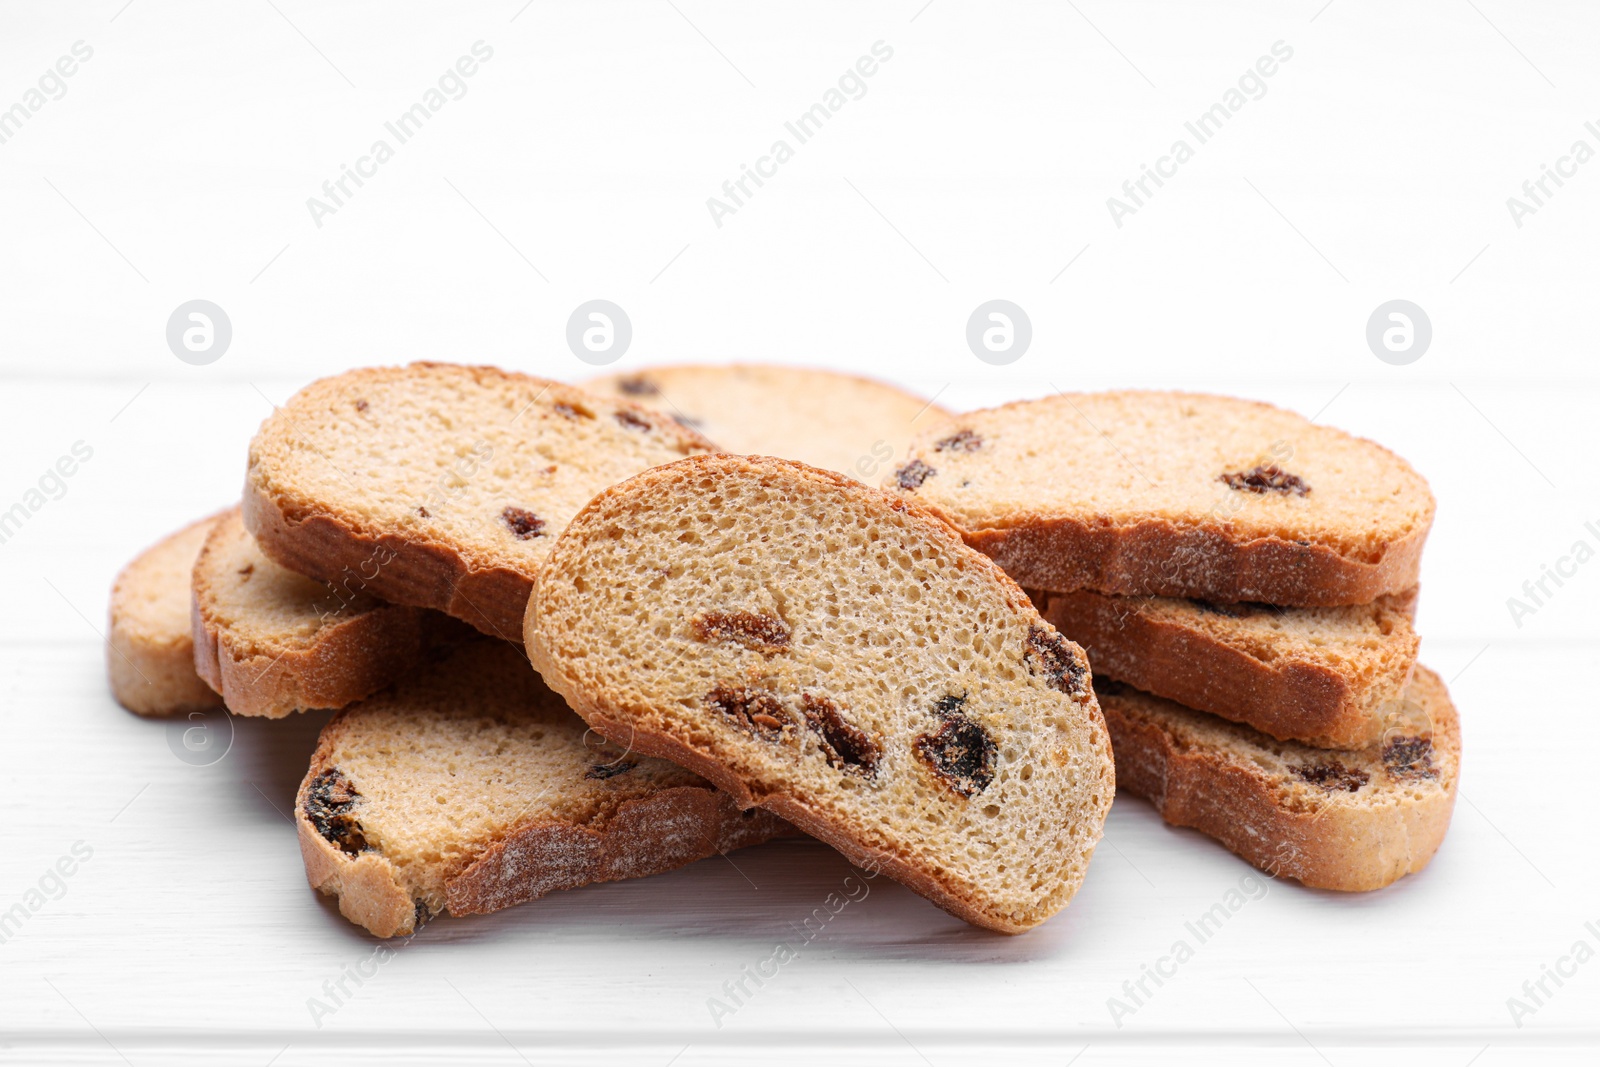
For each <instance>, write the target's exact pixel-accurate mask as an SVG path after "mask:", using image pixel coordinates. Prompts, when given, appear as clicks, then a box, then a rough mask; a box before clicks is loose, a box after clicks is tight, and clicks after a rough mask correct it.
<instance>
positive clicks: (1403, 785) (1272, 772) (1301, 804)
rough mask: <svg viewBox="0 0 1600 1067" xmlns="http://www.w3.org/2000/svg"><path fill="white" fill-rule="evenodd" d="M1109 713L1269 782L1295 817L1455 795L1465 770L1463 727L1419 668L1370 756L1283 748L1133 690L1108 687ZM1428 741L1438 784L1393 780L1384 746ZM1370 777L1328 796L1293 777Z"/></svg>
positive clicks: (1437, 683)
mask: <svg viewBox="0 0 1600 1067" xmlns="http://www.w3.org/2000/svg"><path fill="white" fill-rule="evenodd" d="M1102 690H1103V692H1102V696H1101V703H1102V705H1103V706H1104V707H1105V709H1106V714H1107V715H1109V716H1114V717H1124V718H1127V719H1129V720H1132V721H1135V722H1139V721H1142V722H1145V723H1149V724H1152V725H1154V726H1156V727H1158V728H1159V729H1160V730H1161V731H1162V732H1164V733H1165V734H1167V736H1168V737H1170V738H1171V739H1172V740H1173V742H1174V744H1175V747H1176V748H1177V749H1178V750H1179V751H1180V752H1184V753H1186V754H1204V755H1206V756H1207V757H1209V758H1212V759H1216V760H1220V761H1223V762H1227V763H1231V764H1232V765H1234V766H1236V767H1240V768H1243V769H1245V770H1247V771H1249V772H1251V773H1252V774H1253V775H1255V776H1257V777H1262V776H1264V777H1265V778H1266V779H1268V780H1269V781H1270V782H1271V783H1272V786H1273V788H1274V790H1275V791H1276V793H1277V796H1278V805H1279V806H1280V807H1282V808H1283V809H1285V810H1287V811H1292V812H1313V813H1314V812H1317V811H1320V810H1322V809H1323V808H1324V807H1325V806H1328V805H1338V806H1341V807H1347V808H1355V809H1364V810H1370V811H1377V810H1380V809H1383V808H1390V807H1396V806H1399V805H1404V804H1408V803H1413V802H1415V801H1419V800H1424V799H1428V798H1430V797H1435V796H1438V795H1439V794H1440V793H1447V794H1448V793H1450V792H1452V791H1453V790H1454V788H1455V777H1456V773H1457V771H1458V770H1459V766H1460V740H1461V739H1460V726H1459V723H1458V721H1457V718H1456V711H1455V707H1454V705H1453V704H1452V703H1451V702H1450V694H1449V693H1448V691H1446V689H1445V685H1444V682H1443V681H1441V680H1440V678H1439V676H1438V675H1437V674H1435V673H1434V672H1433V671H1431V670H1429V669H1428V668H1426V667H1423V666H1420V665H1419V666H1418V667H1417V669H1416V672H1415V674H1414V675H1413V678H1412V682H1411V685H1410V687H1409V688H1408V689H1407V690H1406V693H1405V697H1404V699H1403V701H1402V703H1403V705H1404V710H1403V712H1402V713H1401V718H1400V722H1401V723H1402V725H1398V726H1396V727H1395V728H1393V730H1392V732H1391V733H1390V734H1389V735H1387V736H1386V741H1385V742H1383V743H1379V744H1376V745H1372V746H1370V747H1368V748H1364V749H1326V748H1312V747H1311V746H1309V745H1303V744H1300V743H1298V742H1295V741H1278V740H1275V739H1274V738H1272V737H1269V736H1267V735H1266V734H1263V733H1261V732H1260V731H1257V730H1252V729H1251V728H1250V727H1248V726H1242V725H1239V724H1237V723H1232V722H1229V721H1227V720H1226V719H1221V718H1218V717H1216V716H1214V715H1207V714H1205V713H1203V712H1198V711H1193V710H1191V709H1189V708H1186V707H1183V706H1182V705H1180V704H1176V703H1173V702H1172V701H1170V700H1163V699H1161V698H1160V697H1154V696H1151V695H1150V694H1148V693H1143V692H1140V691H1139V690H1137V689H1133V688H1131V687H1117V688H1107V687H1105V686H1102ZM1418 737H1425V738H1428V739H1429V740H1430V741H1432V743H1433V757H1434V764H1435V766H1436V767H1437V769H1438V773H1437V775H1436V776H1435V777H1433V778H1427V777H1419V776H1413V775H1394V774H1391V773H1389V771H1388V769H1387V768H1386V766H1385V764H1384V760H1383V751H1384V744H1385V743H1389V742H1393V741H1398V740H1402V739H1410V738H1418ZM1333 762H1337V763H1338V764H1340V765H1342V766H1343V767H1345V768H1347V769H1350V770H1356V771H1364V772H1366V774H1367V780H1366V782H1365V783H1363V784H1362V785H1361V786H1360V788H1358V789H1355V790H1345V789H1333V790H1329V789H1324V788H1321V787H1319V786H1317V785H1315V784H1313V783H1311V782H1308V781H1306V780H1305V779H1304V778H1302V777H1301V776H1299V775H1297V774H1296V773H1295V768H1297V767H1307V768H1310V767H1318V766H1327V765H1329V764H1330V763H1333Z"/></svg>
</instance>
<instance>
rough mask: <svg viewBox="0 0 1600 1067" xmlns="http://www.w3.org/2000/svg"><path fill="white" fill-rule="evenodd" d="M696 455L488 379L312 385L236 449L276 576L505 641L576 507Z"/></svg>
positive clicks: (442, 372) (606, 407) (542, 391)
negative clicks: (242, 449) (430, 615)
mask: <svg viewBox="0 0 1600 1067" xmlns="http://www.w3.org/2000/svg"><path fill="white" fill-rule="evenodd" d="M710 447H711V444H710V442H708V441H706V440H705V439H704V438H702V437H700V436H699V435H698V434H696V433H694V432H693V431H692V430H688V429H685V428H684V427H682V426H679V425H678V424H677V423H676V422H674V421H672V420H671V419H668V418H663V417H662V416H661V415H660V414H659V413H657V412H654V411H651V410H649V409H647V408H643V407H640V406H637V405H634V404H629V403H624V402H620V401H614V400H608V399H606V398H604V397H599V396H595V395H593V394H590V393H585V392H583V391H582V390H579V389H575V388H573V387H572V386H568V385H561V384H559V383H557V382H550V381H545V380H544V379H541V378H531V377H528V376H527V375H522V374H511V373H507V372H505V371H501V370H496V369H495V368H492V367H464V366H458V365H455V364H445V363H413V364H411V365H410V366H406V367H376V368H368V369H365V370H356V371H350V372H349V373H346V374H341V375H338V376H336V377H333V378H325V379H323V380H322V381H319V382H314V383H312V384H311V385H309V386H307V387H306V388H304V389H302V390H301V391H300V392H299V393H297V394H295V396H294V397H292V398H291V399H290V400H289V402H288V403H287V404H285V405H284V406H283V407H282V408H280V409H278V410H277V411H276V412H274V413H273V414H272V415H271V416H270V417H269V418H268V419H267V420H266V421H265V422H264V423H262V425H261V430H260V431H259V432H258V433H257V434H256V437H255V440H254V441H252V442H251V445H250V468H249V474H248V477H247V479H246V482H245V491H244V523H245V526H246V527H247V528H248V529H249V530H250V532H251V533H252V534H254V535H255V538H256V540H257V541H258V542H259V543H260V545H261V548H262V551H264V552H265V553H266V554H267V555H268V556H270V557H272V558H273V559H275V560H277V561H278V562H279V563H281V564H283V565H284V566H285V567H288V568H289V569H290V570H293V571H298V572H300V573H301V574H307V575H310V576H311V577H314V578H321V579H323V580H325V581H329V582H332V583H334V584H335V585H336V586H339V587H340V588H348V589H364V590H366V591H367V592H370V593H372V594H374V595H375V596H378V597H381V598H382V599H384V600H387V601H389V602H390V603H395V604H409V605H413V606H416V607H425V608H437V609H439V610H441V611H444V612H447V613H449V614H451V615H454V616H456V617H457V618H459V619H463V620H465V621H466V622H468V623H471V624H472V625H473V626H475V627H477V628H478V629H479V630H482V631H483V632H485V633H487V634H490V635H492V636H499V637H503V638H505V639H507V640H511V641H520V640H521V634H522V614H523V608H524V606H525V604H526V603H527V598H528V589H529V586H530V583H531V578H532V575H533V573H534V572H535V571H536V570H537V569H538V567H539V564H540V562H541V561H542V560H543V559H544V556H545V554H546V553H547V552H548V551H549V547H550V545H551V543H552V542H553V541H554V539H555V536H556V534H558V533H560V532H561V529H562V527H564V526H565V525H566V523H567V520H568V519H570V518H571V517H572V516H573V515H575V514H577V512H578V509H579V508H581V507H583V505H584V504H586V503H588V501H589V498H590V497H592V496H593V495H594V494H595V493H597V492H599V491H600V490H601V489H604V488H605V487H606V486H608V485H611V484H613V483H615V482H619V481H621V480H622V479H623V478H626V477H628V476H630V475H633V474H637V473H638V472H639V471H642V470H644V469H646V468H648V467H653V466H656V465H657V464H660V463H667V462H670V461H672V460H676V459H681V458H682V457H683V456H685V455H688V454H690V453H694V452H700V451H704V450H706V449H709V448H710Z"/></svg>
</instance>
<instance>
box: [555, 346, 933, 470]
mask: <svg viewBox="0 0 1600 1067" xmlns="http://www.w3.org/2000/svg"><path fill="white" fill-rule="evenodd" d="M584 387H585V388H587V389H592V390H594V391H595V392H597V393H601V394H603V395H606V396H613V397H617V398H620V399H626V400H634V401H637V402H639V403H641V404H646V405H649V406H650V407H653V408H655V409H657V410H659V411H662V412H666V413H667V414H669V415H670V416H671V417H672V418H674V419H676V420H677V421H678V422H680V423H682V424H683V425H685V426H688V427H689V428H691V429H694V430H698V431H699V432H700V433H703V434H705V435H706V436H707V437H709V438H710V439H711V440H713V441H715V442H716V443H717V446H718V448H720V449H723V450H725V451H728V452H737V453H741V454H744V455H759V456H781V457H783V458H784V459H794V460H799V461H800V462H802V463H808V464H810V465H811V466H813V467H822V468H823V469H825V470H831V471H837V472H838V473H840V474H845V475H848V476H850V477H852V478H856V479H859V480H862V481H868V482H876V481H877V476H878V475H879V474H880V473H881V472H882V471H883V470H886V469H887V468H888V466H889V465H890V464H892V463H894V462H896V461H898V460H899V459H901V458H902V457H904V455H905V450H906V446H907V444H909V443H910V441H911V436H912V434H914V433H916V432H917V431H918V430H921V429H923V428H925V427H928V426H932V425H935V424H937V423H939V422H941V421H942V420H944V419H947V418H949V417H950V413H949V412H948V411H946V410H944V409H943V408H941V407H938V406H937V405H935V404H933V403H932V402H931V401H929V400H927V399H926V398H923V397H919V396H915V395H913V394H911V393H907V392H905V391H904V390H901V389H897V388H896V387H894V386H892V385H889V384H888V383H886V382H880V381H875V380H873V379H871V378H863V377H860V376H858V375H854V374H841V373H839V372H838V371H830V370H821V369H818V368H811V367H781V366H772V365H770V364H748V363H733V364H723V365H710V364H703V365H692V364H691V365H682V366H671V367H648V368H646V369H644V370H638V371H628V372H626V373H623V374H608V375H605V376H603V377H599V378H595V379H593V380H592V381H589V382H586V383H585V385H584Z"/></svg>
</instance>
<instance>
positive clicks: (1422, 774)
mask: <svg viewBox="0 0 1600 1067" xmlns="http://www.w3.org/2000/svg"><path fill="white" fill-rule="evenodd" d="M1383 767H1384V770H1386V771H1388V772H1389V776H1390V777H1392V778H1426V779H1433V778H1437V777H1439V768H1438V767H1436V766H1435V765H1434V762H1433V741H1432V740H1431V739H1430V738H1426V737H1396V738H1391V739H1390V740H1388V741H1386V742H1384V745H1383Z"/></svg>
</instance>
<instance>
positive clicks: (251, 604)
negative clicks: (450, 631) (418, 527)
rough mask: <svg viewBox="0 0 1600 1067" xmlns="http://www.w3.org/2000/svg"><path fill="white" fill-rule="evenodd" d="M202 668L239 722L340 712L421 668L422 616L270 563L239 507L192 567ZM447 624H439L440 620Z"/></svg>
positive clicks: (198, 659) (196, 657)
mask: <svg viewBox="0 0 1600 1067" xmlns="http://www.w3.org/2000/svg"><path fill="white" fill-rule="evenodd" d="M193 614H194V667H195V670H196V671H197V672H198V673H199V675H200V677H201V678H204V679H205V681H206V683H207V684H208V685H210V686H211V688H213V689H215V690H216V691H217V692H219V693H221V694H222V699H223V701H224V702H225V703H226V704H227V705H228V710H229V711H232V712H233V713H234V714H235V715H260V716H265V717H267V718H269V719H277V718H282V717H283V716H285V715H288V714H290V713H291V712H295V711H303V710H305V709H307V708H342V707H344V706H345V705H346V704H350V703H352V702H354V701H357V700H360V699H361V698H362V697H364V696H368V695H370V694H372V693H374V692H377V691H378V690H379V689H382V688H383V687H384V686H386V685H388V684H389V683H390V682H392V681H394V679H395V678H397V677H399V676H400V674H401V673H402V672H404V671H405V670H407V669H409V668H410V667H412V666H413V665H415V663H416V661H417V656H418V654H419V653H420V652H421V651H422V647H423V640H424V634H423V630H424V626H425V621H424V615H425V612H423V610H422V609H421V608H412V607H405V606H402V605H398V604H385V603H384V602H383V601H381V600H378V599H377V598H376V597H374V596H373V595H372V594H371V593H368V592H366V591H364V590H361V589H360V588H359V587H357V588H355V589H353V590H351V589H341V588H338V587H335V586H331V585H329V584H328V583H326V582H319V581H317V580H316V579H314V578H307V577H305V576H304V575H302V574H296V573H295V572H294V571H291V570H288V569H287V568H285V567H281V566H279V565H278V564H277V563H274V562H273V561H272V560H270V559H268V558H267V557H266V555H265V554H264V553H263V552H262V551H261V549H260V547H259V546H257V545H256V541H255V538H253V537H251V536H250V532H249V531H248V530H246V529H245V528H244V522H243V521H242V520H241V519H240V517H239V509H238V508H234V509H233V510H232V511H230V512H228V513H227V514H226V515H224V516H223V517H222V518H221V519H219V520H218V521H217V523H216V525H215V526H213V527H212V530H211V534H210V536H209V537H207V538H206V543H205V548H204V549H202V550H201V552H200V558H199V559H198V560H197V561H196V562H195V566H194V612H193ZM434 618H436V619H437V618H439V616H434Z"/></svg>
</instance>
